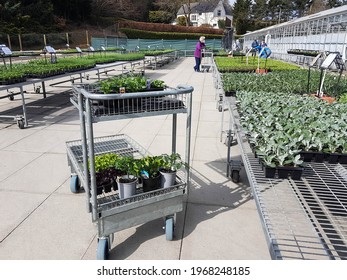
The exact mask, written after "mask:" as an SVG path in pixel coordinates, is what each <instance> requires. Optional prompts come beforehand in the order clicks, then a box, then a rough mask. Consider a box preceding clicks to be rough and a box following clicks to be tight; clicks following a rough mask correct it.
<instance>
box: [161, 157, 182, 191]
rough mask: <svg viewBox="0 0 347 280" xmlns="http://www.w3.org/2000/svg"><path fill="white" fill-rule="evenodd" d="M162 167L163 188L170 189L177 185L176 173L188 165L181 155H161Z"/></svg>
mask: <svg viewBox="0 0 347 280" xmlns="http://www.w3.org/2000/svg"><path fill="white" fill-rule="evenodd" d="M161 158H162V165H161V168H160V169H159V170H160V173H161V187H162V188H168V187H171V186H173V185H175V180H176V173H177V170H179V169H180V168H182V167H186V166H187V164H186V163H185V162H184V161H183V160H182V159H181V155H180V154H178V153H172V154H171V155H168V154H163V155H161Z"/></svg>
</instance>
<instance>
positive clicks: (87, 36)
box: [86, 30, 89, 47]
mask: <svg viewBox="0 0 347 280" xmlns="http://www.w3.org/2000/svg"><path fill="white" fill-rule="evenodd" d="M86 38H87V46H88V47H89V35H88V30H86Z"/></svg>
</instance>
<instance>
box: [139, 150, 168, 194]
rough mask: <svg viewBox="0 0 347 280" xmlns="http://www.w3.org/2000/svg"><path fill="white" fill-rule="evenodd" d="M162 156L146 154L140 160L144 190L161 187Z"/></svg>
mask: <svg viewBox="0 0 347 280" xmlns="http://www.w3.org/2000/svg"><path fill="white" fill-rule="evenodd" d="M162 162H163V161H162V158H161V157H160V156H146V157H144V158H142V159H140V160H139V168H140V170H141V171H140V174H141V175H140V178H141V180H142V186H143V191H144V192H149V191H152V190H156V189H159V188H160V173H159V167H160V166H162Z"/></svg>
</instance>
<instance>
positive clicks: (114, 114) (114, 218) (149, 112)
mask: <svg viewBox="0 0 347 280" xmlns="http://www.w3.org/2000/svg"><path fill="white" fill-rule="evenodd" d="M192 92H193V88H192V87H191V86H177V88H168V89H166V90H164V91H154V92H146V93H143V92H142V93H141V92H138V93H124V94H102V93H101V94H100V93H98V90H97V88H95V86H94V85H79V86H78V85H75V86H73V96H72V98H71V102H72V103H73V104H74V105H75V106H76V107H77V108H78V110H79V117H80V125H81V140H77V141H69V142H67V143H66V146H67V156H68V164H69V166H70V167H71V174H72V175H71V181H70V188H71V191H72V192H78V191H79V188H80V185H82V186H83V187H84V190H85V193H86V202H87V210H88V212H91V214H92V221H93V222H94V223H97V228H98V246H97V258H98V259H107V257H108V252H109V250H110V248H111V244H112V241H113V235H114V233H115V232H117V231H120V230H123V229H126V228H129V227H132V226H136V225H139V224H143V223H146V222H148V221H151V220H154V219H158V218H162V217H164V219H165V234H166V239H167V240H172V239H173V233H174V226H175V216H176V213H177V212H180V211H182V210H183V195H184V193H185V190H186V188H187V185H188V184H189V180H190V179H189V177H190V175H189V167H187V168H186V169H185V170H180V171H179V172H178V173H177V177H176V182H175V185H173V186H171V187H169V188H164V189H158V190H154V191H151V192H143V190H142V187H141V185H138V187H137V191H136V195H135V196H132V197H130V198H126V199H120V197H119V194H118V191H111V192H109V193H102V194H101V195H97V186H96V178H95V162H94V158H95V156H96V155H100V154H104V153H110V152H113V153H116V154H119V155H121V156H132V157H134V158H141V157H143V156H145V155H146V154H147V152H146V150H145V149H144V148H142V147H141V146H140V145H139V144H138V143H136V142H135V141H134V140H132V139H131V138H130V137H128V136H126V135H123V134H121V135H112V136H106V137H95V138H94V134H93V123H96V122H100V121H111V120H119V119H129V118H139V117H147V116H158V115H172V119H173V121H172V153H175V152H176V134H177V133H176V131H177V114H179V113H183V114H186V116H187V118H186V151H185V162H187V163H188V165H189V162H190V136H191V109H192V102H191V98H192ZM129 104H131V105H132V106H129ZM88 163H89V166H90V168H89V170H88V168H87V166H88Z"/></svg>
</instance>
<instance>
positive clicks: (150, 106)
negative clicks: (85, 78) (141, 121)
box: [71, 84, 192, 122]
mask: <svg viewBox="0 0 347 280" xmlns="http://www.w3.org/2000/svg"><path fill="white" fill-rule="evenodd" d="M189 91H192V88H187V87H185V86H180V85H179V86H178V87H177V89H174V88H169V87H168V88H166V89H163V90H159V89H158V90H157V91H149V92H137V93H123V94H119V93H111V94H104V93H102V92H101V91H100V89H99V88H98V86H97V85H96V84H81V85H76V86H73V95H72V97H71V102H72V103H73V104H74V105H75V106H76V107H77V108H79V105H78V104H79V103H81V102H79V101H78V95H79V94H81V93H82V95H83V98H84V100H83V101H82V104H83V106H84V103H85V99H86V98H88V99H89V100H90V105H91V116H92V119H93V121H95V122H97V121H105V120H110V119H115V118H117V119H122V118H136V117H143V116H155V115H158V114H165V115H167V114H173V113H175V114H176V113H186V112H187V105H188V104H187V96H188V93H189ZM83 110H86V108H85V106H84V107H83Z"/></svg>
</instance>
